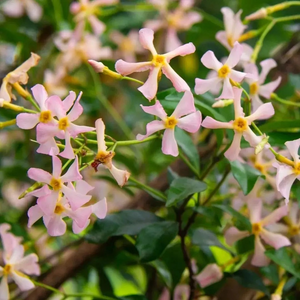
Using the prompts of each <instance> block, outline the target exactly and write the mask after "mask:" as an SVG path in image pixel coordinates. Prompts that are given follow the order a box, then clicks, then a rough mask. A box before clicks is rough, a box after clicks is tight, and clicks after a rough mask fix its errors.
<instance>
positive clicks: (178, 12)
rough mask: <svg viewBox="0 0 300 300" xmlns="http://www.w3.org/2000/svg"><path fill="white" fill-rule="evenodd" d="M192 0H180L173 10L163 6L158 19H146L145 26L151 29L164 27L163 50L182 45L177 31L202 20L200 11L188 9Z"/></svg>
mask: <svg viewBox="0 0 300 300" xmlns="http://www.w3.org/2000/svg"><path fill="white" fill-rule="evenodd" d="M194 2H195V1H193V0H188V1H186V0H181V1H180V2H179V6H178V7H177V8H176V9H175V10H174V11H168V10H166V9H165V8H164V7H163V6H162V7H161V8H160V9H159V10H160V18H159V19H158V20H149V21H146V23H145V27H146V28H150V29H152V30H153V31H158V30H160V29H166V30H167V32H166V38H165V50H166V51H167V52H169V51H172V50H174V49H176V48H178V47H180V46H181V45H182V42H181V41H180V39H179V38H178V36H177V32H180V31H187V30H188V29H190V28H191V27H192V26H193V25H194V24H195V23H198V22H200V21H201V20H202V16H201V15H200V13H198V12H195V11H189V10H190V9H191V8H192V7H193V5H194Z"/></svg>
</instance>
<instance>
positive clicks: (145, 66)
mask: <svg viewBox="0 0 300 300" xmlns="http://www.w3.org/2000/svg"><path fill="white" fill-rule="evenodd" d="M139 37H140V42H141V44H142V46H143V47H144V48H145V49H148V50H149V51H150V52H151V54H152V56H153V57H152V60H151V61H149V62H140V63H128V62H125V61H123V60H122V59H120V60H118V61H117V62H116V65H115V68H116V70H117V72H118V73H120V74H121V75H123V76H125V75H129V74H131V73H134V72H143V71H146V70H150V73H149V77H148V79H147V81H146V82H145V83H144V84H143V85H142V86H141V87H140V88H138V90H139V91H140V92H141V93H142V94H143V95H144V96H145V97H146V98H147V99H148V100H149V101H151V100H152V99H153V98H154V97H155V95H156V93H157V88H158V78H159V75H160V72H161V71H162V72H163V73H164V74H165V75H166V77H167V78H168V79H170V80H171V81H172V83H173V85H174V87H175V89H176V90H177V91H178V92H183V91H189V90H190V88H189V86H188V85H187V83H186V82H185V81H184V80H183V79H182V78H181V77H180V76H179V75H178V74H177V73H176V72H175V71H174V70H173V69H172V68H171V66H170V65H169V62H170V60H171V59H172V58H174V57H176V56H179V55H180V56H185V55H187V54H191V53H193V52H195V50H196V48H195V46H194V45H193V43H188V44H185V45H182V46H180V47H179V48H177V49H175V50H173V51H171V52H168V53H165V54H157V52H156V50H155V48H154V45H153V39H154V32H153V30H151V29H148V28H143V29H141V30H140V31H139Z"/></svg>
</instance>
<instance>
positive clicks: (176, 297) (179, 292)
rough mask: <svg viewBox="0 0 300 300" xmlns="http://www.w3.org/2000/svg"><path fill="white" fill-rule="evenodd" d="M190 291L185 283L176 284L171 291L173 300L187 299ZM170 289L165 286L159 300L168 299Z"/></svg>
mask: <svg viewBox="0 0 300 300" xmlns="http://www.w3.org/2000/svg"><path fill="white" fill-rule="evenodd" d="M189 293H190V286H189V285H187V284H179V285H177V286H176V288H175V290H174V293H173V298H172V299H173V300H187V299H188V296H189ZM170 299H171V297H170V291H169V290H168V289H167V288H164V289H163V292H162V293H161V295H160V296H159V300H170Z"/></svg>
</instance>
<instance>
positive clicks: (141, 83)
mask: <svg viewBox="0 0 300 300" xmlns="http://www.w3.org/2000/svg"><path fill="white" fill-rule="evenodd" d="M121 80H129V81H133V82H136V83H139V84H140V85H143V84H144V82H143V81H140V80H138V79H135V78H132V77H128V76H123V77H122V78H121Z"/></svg>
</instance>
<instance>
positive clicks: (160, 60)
mask: <svg viewBox="0 0 300 300" xmlns="http://www.w3.org/2000/svg"><path fill="white" fill-rule="evenodd" d="M152 63H153V64H154V65H155V67H161V66H163V65H164V64H165V63H166V58H165V57H164V56H163V55H159V54H158V55H155V56H154V57H153V59H152Z"/></svg>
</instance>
